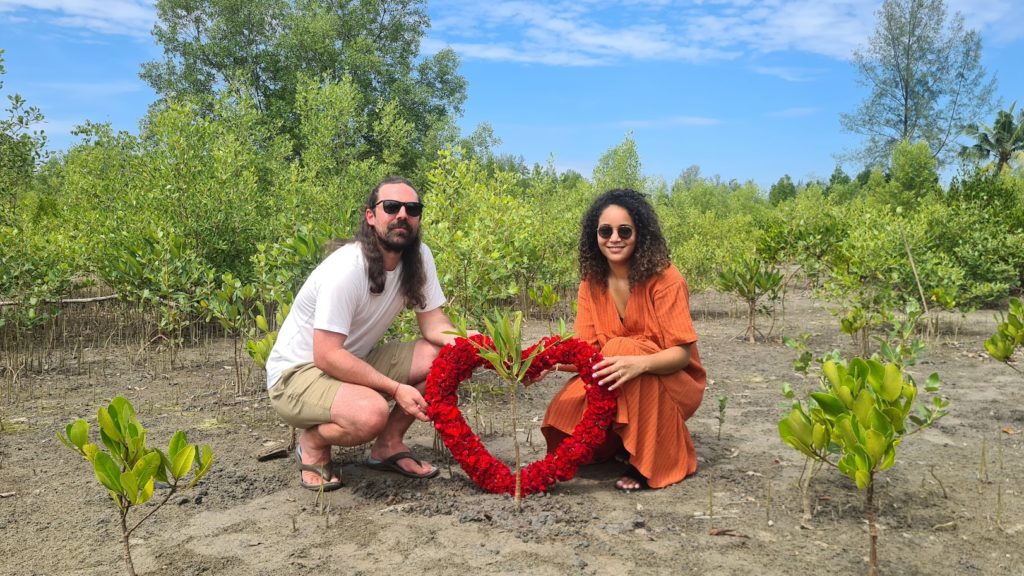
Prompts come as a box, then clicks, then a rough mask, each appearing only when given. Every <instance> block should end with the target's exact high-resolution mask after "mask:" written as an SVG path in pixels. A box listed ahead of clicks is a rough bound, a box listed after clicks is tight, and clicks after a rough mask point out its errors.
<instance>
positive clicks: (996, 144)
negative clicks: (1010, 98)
mask: <svg viewBox="0 0 1024 576" xmlns="http://www.w3.org/2000/svg"><path fill="white" fill-rule="evenodd" d="M1016 105H1017V103H1016V102H1014V103H1013V104H1011V105H1010V109H1009V110H1000V111H999V113H998V114H996V121H995V124H993V125H992V127H989V126H986V125H984V124H980V123H979V124H974V125H970V126H968V127H967V128H966V129H965V130H964V134H966V135H967V136H970V137H972V138H974V139H975V141H976V143H975V144H974V145H973V146H964V147H962V148H961V150H960V154H961V155H962V156H963V157H964V158H969V159H973V160H988V159H989V158H992V161H991V162H990V163H989V164H988V165H987V166H986V169H987V168H989V167H994V168H995V174H996V175H998V174H999V173H1000V172H1002V170H1003V168H1004V167H1005V166H1007V165H1009V163H1010V159H1012V158H1013V157H1014V155H1016V154H1018V153H1021V152H1024V110H1022V111H1021V113H1020V115H1019V117H1018V118H1016V119H1015V118H1014V117H1013V109H1014V107H1015V106H1016Z"/></svg>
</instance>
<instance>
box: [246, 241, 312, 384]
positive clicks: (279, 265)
mask: <svg viewBox="0 0 1024 576" xmlns="http://www.w3.org/2000/svg"><path fill="white" fill-rule="evenodd" d="M331 235H332V233H331V230H330V229H329V228H328V227H325V226H319V227H311V226H305V225H303V226H300V227H299V228H298V229H297V230H296V231H295V235H294V236H292V237H291V238H286V239H284V240H282V241H280V242H276V243H273V244H270V245H264V244H261V245H259V246H257V247H256V253H255V254H253V256H252V262H253V273H254V277H255V279H254V281H253V292H254V296H255V310H254V312H255V316H254V317H253V319H252V321H253V324H247V325H246V326H245V330H246V332H245V335H246V337H247V339H246V342H245V349H246V352H247V353H248V354H249V356H250V357H251V358H252V359H253V361H254V362H255V363H256V364H257V365H259V366H266V364H267V358H269V356H270V350H271V349H272V348H273V347H274V341H275V340H276V339H277V331H278V328H279V327H280V326H281V323H282V322H284V319H285V318H286V317H287V316H288V310H289V308H290V307H291V304H292V302H293V301H294V300H295V294H296V293H297V292H298V291H299V288H300V287H301V286H302V283H303V282H304V281H305V280H306V278H307V277H308V276H309V274H310V273H311V272H312V271H313V269H314V268H316V266H317V264H319V263H320V261H321V260H322V259H323V256H324V252H325V246H327V245H328V243H329V242H330V240H331Z"/></svg>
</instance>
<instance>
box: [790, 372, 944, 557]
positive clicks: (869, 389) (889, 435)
mask: <svg viewBox="0 0 1024 576" xmlns="http://www.w3.org/2000/svg"><path fill="white" fill-rule="evenodd" d="M821 372H822V376H821V381H820V382H821V387H820V389H819V390H818V391H816V392H812V393H811V394H810V395H809V398H807V399H806V403H805V402H803V401H801V400H799V399H796V395H795V393H794V392H793V390H792V389H791V388H790V387H788V386H786V387H785V388H784V394H785V395H786V397H787V398H790V399H792V400H793V404H792V408H791V409H790V411H789V413H788V414H787V415H786V416H785V417H784V418H783V419H782V420H780V421H779V435H780V436H782V440H783V441H784V442H785V443H786V444H789V445H790V446H792V447H793V448H795V449H796V450H798V451H800V452H801V453H803V454H804V455H805V456H807V457H808V458H809V459H810V460H811V461H814V462H819V463H821V464H825V465H828V466H831V467H833V468H836V469H838V470H839V471H840V472H842V473H843V474H845V475H846V476H848V477H849V478H851V479H852V480H853V481H854V482H856V484H857V488H858V489H860V490H864V491H865V504H864V512H865V516H866V519H867V522H868V533H869V538H870V556H869V559H870V561H869V571H868V574H869V575H871V576H875V575H877V574H878V555H877V541H878V527H877V525H876V522H875V507H874V487H875V482H874V480H875V475H876V474H878V473H879V472H881V471H883V470H886V469H888V468H889V467H891V466H892V465H893V463H894V462H895V461H896V447H897V446H899V445H900V443H901V442H903V440H904V438H906V437H907V436H909V435H911V434H915V433H917V432H920V431H921V430H924V429H925V428H928V427H929V426H931V425H933V424H934V423H935V421H936V420H938V419H939V418H941V417H943V416H944V415H945V414H946V412H947V408H948V406H949V402H948V401H947V400H945V399H944V398H942V397H941V396H938V395H937V394H936V395H933V396H932V400H931V402H930V403H928V404H925V403H917V404H916V405H915V400H916V399H917V394H918V386H917V383H916V382H915V381H914V378H913V377H912V376H910V375H909V374H906V373H905V372H904V371H903V369H902V368H901V367H900V365H898V364H896V363H886V362H882V361H880V360H877V359H874V358H872V359H867V360H865V359H863V358H854V359H853V360H851V361H850V362H849V365H847V364H845V363H843V362H841V361H835V360H826V361H824V363H823V364H822V366H821ZM938 389H939V376H938V374H932V375H931V376H929V377H928V380H927V381H926V383H925V390H926V391H928V392H930V393H933V394H934V393H936V392H937V391H938ZM915 406H916V407H915ZM908 421H909V422H908Z"/></svg>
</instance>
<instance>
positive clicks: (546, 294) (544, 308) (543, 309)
mask: <svg viewBox="0 0 1024 576" xmlns="http://www.w3.org/2000/svg"><path fill="white" fill-rule="evenodd" d="M527 295H528V296H529V297H530V301H531V302H533V304H534V305H535V306H537V309H538V310H540V313H541V315H542V316H548V315H550V314H551V311H552V310H553V309H554V307H555V305H556V304H558V302H559V300H561V297H560V296H559V295H558V292H555V290H554V289H552V288H551V285H550V284H541V286H540V287H539V288H533V287H532V286H531V287H530V288H528V289H527Z"/></svg>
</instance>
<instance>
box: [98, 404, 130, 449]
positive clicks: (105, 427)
mask: <svg viewBox="0 0 1024 576" xmlns="http://www.w3.org/2000/svg"><path fill="white" fill-rule="evenodd" d="M96 420H97V421H98V422H99V425H100V430H101V431H102V432H103V433H104V434H106V435H107V437H108V438H109V439H110V440H112V441H114V442H118V443H121V442H124V438H123V437H122V436H121V431H120V430H119V429H118V426H117V424H115V423H114V418H112V417H111V415H110V412H109V411H108V410H107V409H106V408H100V409H99V411H98V412H97V413H96ZM104 444H106V442H104ZM107 448H110V445H109V444H108V445H107Z"/></svg>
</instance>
